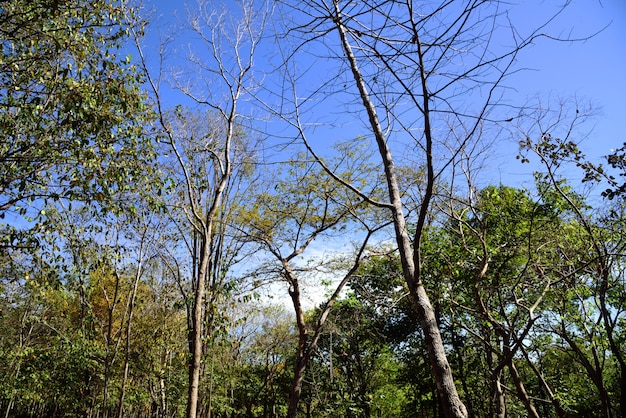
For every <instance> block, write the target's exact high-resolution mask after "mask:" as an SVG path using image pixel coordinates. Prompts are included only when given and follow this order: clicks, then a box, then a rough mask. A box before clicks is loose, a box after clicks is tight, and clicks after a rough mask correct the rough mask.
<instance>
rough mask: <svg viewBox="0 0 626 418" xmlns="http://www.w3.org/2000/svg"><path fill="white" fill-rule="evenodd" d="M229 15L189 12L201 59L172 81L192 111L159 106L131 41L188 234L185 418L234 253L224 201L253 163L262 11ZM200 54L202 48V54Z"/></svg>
mask: <svg viewBox="0 0 626 418" xmlns="http://www.w3.org/2000/svg"><path fill="white" fill-rule="evenodd" d="M229 13H230V11H229V10H227V9H223V10H217V9H213V8H212V6H211V4H210V3H209V2H200V3H199V5H198V8H197V10H193V11H192V10H190V12H189V16H188V17H189V29H190V31H191V33H193V34H194V36H197V37H198V38H199V39H200V40H201V45H202V47H203V48H204V50H203V51H202V54H201V55H199V56H200V57H201V58H198V55H195V54H194V53H191V54H190V56H189V57H188V59H189V71H191V72H194V73H196V76H190V77H189V78H188V79H180V78H178V79H177V78H174V79H173V80H172V81H173V83H174V85H175V86H176V87H177V88H178V89H179V91H181V92H182V93H183V94H184V95H185V96H186V97H187V99H188V100H191V101H192V102H194V103H195V104H196V105H198V106H199V107H200V108H201V109H203V110H201V111H199V112H198V113H194V112H188V111H186V110H185V108H183V107H181V106H178V107H176V108H175V109H174V110H173V111H168V110H167V109H165V107H164V106H165V105H164V103H163V99H162V96H161V92H160V90H159V87H160V73H159V74H151V73H150V72H149V70H148V68H149V67H148V63H147V61H146V59H145V56H144V54H143V51H142V49H141V46H140V45H139V43H138V42H137V47H138V48H139V53H140V56H141V59H142V63H143V67H144V69H145V71H146V73H147V74H148V76H147V77H148V82H149V84H150V87H151V89H152V95H153V99H154V101H155V105H156V108H157V112H158V121H159V131H160V132H159V135H160V137H161V144H162V145H163V149H164V150H166V152H167V153H169V154H170V155H171V160H172V164H171V165H170V170H171V171H170V172H173V173H174V174H173V175H172V176H171V179H172V181H173V183H174V188H175V191H174V193H175V196H174V197H175V198H179V199H178V203H179V207H178V208H177V210H178V213H176V214H175V222H179V225H180V230H181V232H182V236H183V240H186V242H185V245H186V248H187V251H188V255H189V260H190V263H189V264H190V265H191V268H190V273H191V289H190V298H188V297H187V296H188V295H187V294H185V295H184V296H185V300H186V301H189V300H191V303H190V304H189V305H188V313H189V324H188V327H189V351H190V354H191V358H190V366H189V393H188V401H187V417H189V418H195V417H196V416H197V415H198V414H199V412H198V393H199V385H200V375H201V371H202V364H201V359H202V353H203V346H204V345H203V339H205V338H207V336H206V335H205V333H204V330H205V327H204V325H205V322H206V321H207V319H208V320H209V323H210V321H211V319H212V318H215V311H214V309H215V308H216V306H217V305H216V298H218V297H219V296H220V294H223V293H221V292H222V291H223V288H221V286H222V284H223V280H224V278H225V274H226V272H227V271H228V268H229V267H230V265H231V262H232V259H229V258H228V254H227V251H231V250H232V252H231V253H230V254H231V255H233V254H236V252H237V251H236V250H235V249H234V248H230V249H228V248H226V247H225V246H226V230H227V228H228V226H229V222H230V220H229V216H230V210H229V207H230V205H232V204H233V200H234V199H236V193H237V192H238V188H239V186H240V185H242V184H243V183H242V182H243V179H244V177H245V176H247V175H249V174H250V171H251V167H252V166H251V164H250V163H251V162H252V156H251V153H250V149H249V147H248V145H249V143H248V142H247V140H246V138H245V136H246V134H247V132H246V130H245V127H244V119H243V114H242V112H243V106H242V104H241V102H242V100H243V98H244V97H245V95H246V94H247V93H248V91H249V90H253V89H254V88H255V86H256V80H255V79H254V77H253V74H252V69H253V58H254V56H255V53H256V49H257V46H258V43H259V41H260V40H261V37H262V35H263V31H264V25H265V23H266V22H265V19H266V12H265V10H264V9H263V8H260V9H256V8H254V7H253V6H252V4H248V3H243V4H242V5H241V8H240V9H239V10H237V11H236V13H237V14H238V19H234V20H230V19H229ZM204 52H208V54H207V56H206V57H205V56H204V55H203V54H204ZM161 58H162V59H163V58H164V57H161ZM205 58H206V59H205ZM161 70H163V69H161ZM172 73H174V71H173V70H172ZM207 289H208V290H209V292H208V293H207ZM187 303H189V302H187ZM209 331H212V330H211V329H209ZM210 337H211V336H210V335H209V336H208V338H209V339H210Z"/></svg>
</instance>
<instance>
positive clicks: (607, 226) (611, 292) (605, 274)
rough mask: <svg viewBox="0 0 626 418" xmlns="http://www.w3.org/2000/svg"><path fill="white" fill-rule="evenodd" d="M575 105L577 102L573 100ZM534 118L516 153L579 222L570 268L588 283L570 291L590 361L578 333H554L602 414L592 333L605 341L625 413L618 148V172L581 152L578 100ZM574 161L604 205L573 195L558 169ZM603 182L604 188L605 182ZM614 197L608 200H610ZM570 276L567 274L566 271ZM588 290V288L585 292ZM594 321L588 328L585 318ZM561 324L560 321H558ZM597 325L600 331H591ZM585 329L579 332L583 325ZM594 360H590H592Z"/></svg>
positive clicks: (606, 403)
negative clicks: (577, 250)
mask: <svg viewBox="0 0 626 418" xmlns="http://www.w3.org/2000/svg"><path fill="white" fill-rule="evenodd" d="M575 105H577V103H575ZM533 117H534V119H532V120H530V121H529V124H528V125H526V126H523V127H522V126H520V127H519V128H518V132H521V133H522V135H523V138H522V139H521V140H520V158H522V161H525V162H529V161H530V159H531V158H535V157H536V158H537V160H538V161H539V163H540V167H541V171H540V172H539V173H538V174H537V175H538V176H539V177H540V178H541V180H542V181H543V182H544V184H545V188H546V189H547V190H549V191H550V193H552V194H553V195H555V196H557V197H558V198H559V199H561V200H562V201H563V202H564V205H565V206H566V207H567V208H568V210H570V211H571V212H572V214H573V215H572V216H573V218H574V219H575V220H576V222H577V223H578V224H579V225H580V230H581V240H582V241H583V242H584V243H585V244H586V245H587V246H588V248H587V251H586V253H584V254H583V255H579V256H578V257H577V258H572V264H573V266H572V268H573V271H574V272H573V273H571V275H574V276H575V277H577V278H579V280H580V281H581V282H582V283H585V284H586V285H587V287H586V288H583V289H582V290H576V291H575V293H574V295H573V296H575V297H576V298H577V299H578V300H577V301H576V302H574V304H575V305H578V306H580V308H581V310H582V312H583V315H582V316H581V317H580V319H581V322H582V323H581V324H580V325H577V326H578V327H580V330H581V332H580V334H581V335H585V334H586V335H585V336H586V338H587V343H588V344H589V346H590V355H591V356H593V357H595V358H594V361H591V362H590V361H589V359H588V358H587V356H588V354H587V350H586V349H585V350H583V349H582V348H580V344H579V341H577V340H578V338H577V337H578V335H571V334H569V335H568V331H567V329H563V326H562V327H561V332H560V333H559V335H560V336H561V337H562V338H564V339H565V340H566V342H567V343H568V344H569V345H570V346H571V348H572V349H573V350H574V351H575V352H576V354H577V356H578V357H579V361H580V362H581V364H583V366H584V367H585V368H586V369H587V370H588V372H589V373H590V375H591V376H593V377H594V379H593V381H594V384H595V385H596V386H597V388H598V391H599V393H600V398H601V401H602V409H603V412H602V413H603V414H604V416H612V414H613V412H612V410H613V407H612V405H611V404H612V402H611V399H610V397H609V395H608V393H607V390H606V388H605V387H604V386H605V383H604V378H605V376H604V373H603V368H602V367H601V366H600V364H599V362H598V360H597V359H598V358H601V357H603V354H602V355H600V356H599V357H598V355H597V354H599V352H600V351H602V350H598V351H596V349H595V348H594V347H593V346H594V345H595V344H596V342H595V340H596V338H598V337H597V334H596V332H600V333H601V335H602V338H604V339H605V341H606V342H607V343H608V344H607V345H608V347H606V348H607V349H608V350H609V351H610V353H611V360H612V361H613V362H614V364H615V365H616V367H617V369H619V385H618V386H619V388H620V389H619V393H620V399H619V405H620V406H619V411H620V414H621V415H624V414H626V378H625V377H626V357H625V356H624V354H623V353H624V347H623V345H624V336H623V327H622V322H621V320H620V317H621V314H622V313H623V312H624V309H625V308H626V305H625V304H624V300H625V299H624V285H623V271H622V270H621V266H622V265H623V254H624V245H625V242H624V239H623V227H624V200H623V195H622V190H621V186H620V185H619V181H617V180H616V178H615V176H622V175H623V173H620V172H619V170H623V168H624V165H623V164H622V163H621V162H620V161H621V158H622V157H621V155H622V152H623V150H621V149H618V150H616V151H615V152H614V153H613V154H611V155H609V156H608V157H607V159H608V163H609V166H610V167H611V168H612V169H617V170H618V173H612V172H609V171H608V170H607V171H605V169H604V168H603V166H602V164H596V163H594V162H593V161H590V160H589V159H588V158H587V157H586V156H585V154H584V153H583V151H582V149H581V147H580V145H579V141H580V137H579V135H580V126H581V124H582V123H583V122H585V120H587V119H588V117H589V114H588V112H581V110H580V108H579V106H572V108H571V109H568V108H564V107H560V108H558V109H557V110H556V111H550V110H545V109H542V108H539V109H538V110H537V111H536V112H534V114H533ZM572 166H574V167H576V168H577V169H579V170H580V171H579V172H580V178H581V181H582V182H583V183H586V184H589V185H591V186H592V187H594V186H595V187H599V188H602V189H604V190H602V192H601V193H600V196H601V197H602V198H605V199H607V200H609V202H605V205H606V207H607V209H606V211H604V212H601V211H598V210H596V211H595V212H594V211H593V210H592V207H590V206H588V205H587V204H586V202H585V201H584V200H583V199H577V198H576V196H577V195H576V194H574V195H572V193H571V192H570V186H569V185H568V184H567V182H566V181H565V178H564V177H563V176H562V175H561V172H562V170H565V169H567V168H571V167H572ZM604 182H607V183H608V188H606V183H604ZM611 201H613V202H611ZM566 277H569V276H566ZM589 290H591V292H589ZM592 323H593V324H597V325H594V326H593V329H592V330H591V331H588V329H587V327H588V326H589V324H592ZM563 325H564V324H563ZM598 326H599V327H600V328H601V331H599V330H598V331H596V328H598ZM583 329H584V330H585V331H584V332H582V330H583ZM594 362H595V364H594Z"/></svg>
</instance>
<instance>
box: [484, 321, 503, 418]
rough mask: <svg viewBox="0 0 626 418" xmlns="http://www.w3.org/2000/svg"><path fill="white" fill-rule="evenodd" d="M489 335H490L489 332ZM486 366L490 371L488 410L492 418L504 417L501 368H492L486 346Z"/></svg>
mask: <svg viewBox="0 0 626 418" xmlns="http://www.w3.org/2000/svg"><path fill="white" fill-rule="evenodd" d="M489 333H491V332H490V331H489ZM485 349H486V355H487V365H488V366H489V369H490V371H491V403H490V406H489V409H490V410H491V416H492V417H493V418H505V417H506V398H505V396H504V385H503V384H502V377H503V370H502V368H501V367H497V368H494V367H493V351H492V349H491V347H489V346H487V347H485Z"/></svg>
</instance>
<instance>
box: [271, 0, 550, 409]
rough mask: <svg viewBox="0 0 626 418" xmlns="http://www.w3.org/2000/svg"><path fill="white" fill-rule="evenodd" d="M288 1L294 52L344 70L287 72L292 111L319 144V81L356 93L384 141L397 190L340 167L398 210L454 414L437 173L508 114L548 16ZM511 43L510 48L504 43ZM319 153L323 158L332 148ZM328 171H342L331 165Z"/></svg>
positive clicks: (489, 6) (411, 273) (387, 175)
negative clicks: (315, 128)
mask: <svg viewBox="0 0 626 418" xmlns="http://www.w3.org/2000/svg"><path fill="white" fill-rule="evenodd" d="M285 8H287V9H289V12H288V13H292V15H295V16H296V17H294V18H293V19H292V20H290V21H288V22H287V28H286V31H287V33H289V34H291V35H292V38H291V39H292V40H293V39H294V38H296V39H298V40H299V41H301V42H300V43H299V44H297V45H296V47H295V48H293V52H292V51H289V52H286V55H287V56H288V57H291V56H292V55H291V54H293V56H298V53H299V52H301V51H304V52H307V51H308V50H313V51H315V52H314V53H315V54H316V56H327V57H330V59H337V60H338V61H339V65H338V66H337V67H336V70H334V71H333V70H331V71H330V72H329V73H330V74H332V75H331V77H335V78H334V79H331V78H325V79H324V80H323V81H322V83H323V84H322V85H321V86H316V87H315V88H314V89H312V91H313V92H314V93H312V94H311V97H307V96H306V94H303V92H302V91H301V90H302V89H301V88H300V91H298V89H296V87H301V86H300V85H299V78H300V74H296V73H294V72H291V73H290V74H288V75H287V80H288V83H289V82H291V84H289V86H290V89H291V90H292V91H293V92H294V93H293V94H292V96H287V97H293V99H292V101H291V103H290V104H291V105H292V106H293V109H294V111H293V113H292V114H289V115H286V116H285V119H286V120H287V121H288V122H290V123H291V124H292V125H293V126H294V127H295V128H296V129H297V132H298V136H299V137H300V138H301V139H302V140H304V141H305V142H306V143H307V145H308V146H309V148H310V151H311V152H312V153H315V150H314V146H313V142H312V141H308V140H307V138H308V136H307V135H308V134H309V131H308V130H307V129H306V124H305V123H304V122H303V119H302V115H304V114H305V111H306V110H307V106H310V103H311V102H313V100H312V99H313V98H317V97H318V96H316V93H317V92H321V93H322V94H334V95H335V97H336V98H338V99H339V100H340V103H341V100H345V102H343V103H345V104H346V107H347V108H348V111H352V112H353V114H354V116H355V119H360V120H362V121H364V125H365V126H366V127H365V129H367V131H368V133H369V137H370V138H371V139H372V142H373V147H374V148H376V149H377V150H378V151H379V156H380V168H379V171H380V175H381V176H382V178H384V179H385V182H386V191H387V194H388V197H387V199H386V201H381V200H378V199H371V198H369V196H368V194H367V192H366V191H364V190H361V188H360V185H358V184H353V183H349V182H347V181H345V180H343V179H342V178H341V177H340V176H338V175H334V178H335V180H336V181H338V182H340V183H343V184H344V185H345V186H346V187H348V188H350V189H352V190H353V191H355V192H356V193H358V194H359V195H360V196H362V198H364V199H366V200H367V201H369V202H370V203H371V204H372V205H375V206H378V207H382V208H385V209H386V210H387V211H388V213H389V218H390V219H391V220H392V221H393V225H394V231H395V238H396V242H397V245H398V248H399V253H400V260H401V264H402V268H403V272H404V277H405V280H406V282H407V284H408V288H409V290H410V292H411V295H412V298H413V301H414V304H415V308H416V310H417V312H418V317H419V321H420V324H421V327H422V329H423V330H424V335H425V338H426V345H427V347H428V353H429V359H430V364H431V367H432V373H433V376H434V378H435V381H436V383H437V388H438V393H439V396H440V400H441V405H442V409H443V412H444V415H445V416H446V417H466V416H467V411H466V408H465V405H464V404H463V402H462V401H461V398H460V396H459V393H458V390H457V388H456V384H455V381H454V378H453V376H452V373H451V368H450V365H449V363H448V359H447V356H446V353H445V346H444V344H443V341H442V338H441V334H440V330H439V328H438V325H437V320H436V317H435V313H434V310H433V306H432V304H431V301H430V299H429V297H428V293H427V291H426V288H425V287H424V283H423V271H422V264H423V256H422V250H421V245H422V239H423V236H424V231H425V230H426V226H427V224H428V219H429V214H430V212H431V204H432V200H433V192H434V187H435V181H436V180H437V179H438V178H442V177H444V176H445V175H446V170H447V169H449V168H450V167H452V166H454V164H455V161H456V159H457V157H458V155H459V152H460V151H461V150H463V149H464V148H465V147H467V146H473V145H474V144H476V143H477V141H478V137H477V136H478V134H479V133H480V131H481V127H482V126H483V125H484V124H486V123H489V122H490V121H491V122H497V120H495V119H497V116H495V112H494V109H495V108H496V106H497V104H498V101H499V100H500V99H501V97H502V94H503V93H504V90H503V87H504V83H505V80H506V77H507V75H509V74H510V73H511V71H512V69H513V68H514V67H513V66H514V63H515V61H516V59H517V58H518V55H519V53H520V51H522V50H524V49H525V48H527V47H528V46H530V45H531V44H532V43H533V42H534V41H535V40H536V39H537V38H538V37H540V36H543V35H542V33H543V32H542V31H543V29H544V26H541V27H539V28H533V29H531V30H530V31H529V32H527V34H526V35H522V34H521V33H520V32H519V31H517V30H516V29H515V28H513V27H511V22H510V20H508V17H507V13H506V11H505V10H504V8H505V6H504V5H503V4H502V3H501V2H488V1H482V0H475V1H465V2H461V1H443V2H436V3H428V4H422V3H419V4H418V3H417V2H414V1H411V0H408V1H402V2H395V1H394V2H389V1H376V0H372V1H363V2H350V1H340V0H333V1H306V2H304V3H299V4H297V5H294V4H293V3H290V2H285ZM549 20H550V18H549V19H548V21H549ZM503 28H506V30H505V29H503ZM495 39H497V40H498V41H497V44H496V41H495ZM505 39H506V40H505ZM313 43H316V45H315V47H313V46H310V47H309V49H307V44H309V45H310V44H313ZM503 44H508V47H501V45H503ZM316 48H318V49H316ZM284 68H286V69H290V68H291V67H289V66H288V65H287V66H285V67H284ZM348 86H349V87H348ZM296 91H298V93H295V92H296ZM461 95H463V99H462V98H461ZM303 96H304V97H305V99H301V98H302V97H303ZM355 103H358V104H359V105H361V107H360V110H356V111H355V110H354V109H355ZM502 119H504V118H502ZM365 121H366V122H365ZM503 121H504V120H502V122H503ZM394 152H395V153H396V155H395V156H394ZM398 153H404V154H398ZM315 155H317V154H315ZM398 155H403V157H404V158H405V159H409V160H410V161H411V163H412V164H416V165H419V166H423V167H424V171H425V185H424V186H423V188H422V189H421V193H420V196H419V201H418V202H417V210H415V211H413V210H411V209H413V208H410V207H407V206H406V197H407V195H406V194H405V190H403V188H402V187H401V182H400V180H399V174H398V162H399V161H400V160H397V158H398ZM411 155H415V157H411ZM318 161H319V162H320V163H321V164H324V163H323V160H322V158H321V157H318ZM325 167H326V166H325ZM327 171H328V172H329V174H331V175H333V174H334V173H333V172H332V170H331V169H330V168H328V167H327ZM409 225H411V227H410V226H409Z"/></svg>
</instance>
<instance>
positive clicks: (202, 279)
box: [186, 231, 211, 418]
mask: <svg viewBox="0 0 626 418" xmlns="http://www.w3.org/2000/svg"><path fill="white" fill-rule="evenodd" d="M210 234H211V233H210V232H207V231H205V234H204V236H203V237H202V239H201V244H200V254H201V256H200V257H201V258H200V265H199V268H198V280H197V282H196V289H195V295H194V304H193V311H192V319H191V323H192V327H191V330H190V333H189V334H190V341H189V344H190V351H191V359H190V362H189V390H188V395H187V396H188V398H187V415H186V417H187V418H196V417H197V415H198V412H197V411H198V390H199V386H200V370H201V368H202V361H201V360H202V319H203V315H202V305H203V303H204V294H205V283H206V276H207V271H208V265H209V258H210V257H209V256H210V254H209V244H208V243H209V238H210Z"/></svg>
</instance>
